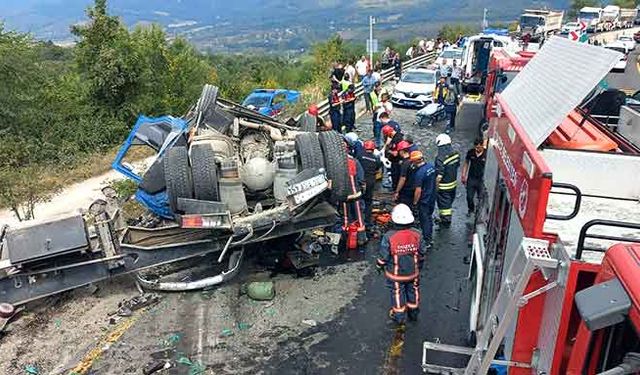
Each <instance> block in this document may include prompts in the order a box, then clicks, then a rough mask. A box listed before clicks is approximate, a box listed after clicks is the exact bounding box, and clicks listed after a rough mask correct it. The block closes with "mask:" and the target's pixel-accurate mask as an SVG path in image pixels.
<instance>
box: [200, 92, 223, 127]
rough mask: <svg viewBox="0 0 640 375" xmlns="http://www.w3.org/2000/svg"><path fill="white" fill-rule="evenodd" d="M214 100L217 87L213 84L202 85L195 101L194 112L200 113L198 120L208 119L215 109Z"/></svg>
mask: <svg viewBox="0 0 640 375" xmlns="http://www.w3.org/2000/svg"><path fill="white" fill-rule="evenodd" d="M216 100H218V88H217V87H216V86H213V85H204V87H203V88H202V94H200V98H199V99H198V102H197V103H196V112H197V113H200V114H201V115H200V121H202V122H207V121H208V120H210V118H211V117H212V116H213V113H214V112H215V109H216Z"/></svg>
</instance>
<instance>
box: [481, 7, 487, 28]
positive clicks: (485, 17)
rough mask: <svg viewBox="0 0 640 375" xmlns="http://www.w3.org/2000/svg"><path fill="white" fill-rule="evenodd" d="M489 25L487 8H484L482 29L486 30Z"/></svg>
mask: <svg viewBox="0 0 640 375" xmlns="http://www.w3.org/2000/svg"><path fill="white" fill-rule="evenodd" d="M487 27H489V25H487V8H484V11H483V13H482V27H481V29H480V30H482V31H484V29H486V28H487Z"/></svg>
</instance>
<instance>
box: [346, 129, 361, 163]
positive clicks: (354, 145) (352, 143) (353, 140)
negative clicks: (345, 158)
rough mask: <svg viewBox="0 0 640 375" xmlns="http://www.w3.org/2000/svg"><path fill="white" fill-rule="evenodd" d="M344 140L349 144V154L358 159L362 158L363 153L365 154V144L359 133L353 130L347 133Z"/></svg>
mask: <svg viewBox="0 0 640 375" xmlns="http://www.w3.org/2000/svg"><path fill="white" fill-rule="evenodd" d="M344 140H345V141H346V142H347V145H348V146H349V149H348V151H349V154H350V155H351V156H353V157H354V158H356V159H360V157H361V156H362V154H364V144H363V143H362V141H361V140H360V138H359V137H358V135H357V134H356V133H353V132H350V133H347V134H345V135H344Z"/></svg>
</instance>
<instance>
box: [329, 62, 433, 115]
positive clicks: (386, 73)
mask: <svg viewBox="0 0 640 375" xmlns="http://www.w3.org/2000/svg"><path fill="white" fill-rule="evenodd" d="M436 55H437V54H436V52H431V53H427V54H424V55H420V56H418V57H415V58H413V59H410V60H407V61H405V62H403V63H402V71H405V70H406V69H409V68H414V67H416V66H420V65H423V64H428V63H430V62H432V61H434V60H435V59H436ZM380 75H381V76H382V83H385V82H388V81H390V80H391V79H392V78H393V77H394V68H389V69H386V70H383V71H382V73H381V74H380ZM355 94H356V98H358V99H359V98H361V97H362V94H364V88H363V87H362V83H357V84H356V90H355ZM318 115H319V116H321V117H327V116H328V115H329V100H327V99H325V100H323V101H321V102H320V103H318Z"/></svg>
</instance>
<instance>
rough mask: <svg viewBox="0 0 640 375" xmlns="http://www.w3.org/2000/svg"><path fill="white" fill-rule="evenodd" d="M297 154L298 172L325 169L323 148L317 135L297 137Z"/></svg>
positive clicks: (305, 134)
mask: <svg viewBox="0 0 640 375" xmlns="http://www.w3.org/2000/svg"><path fill="white" fill-rule="evenodd" d="M296 152H297V153H298V170H300V171H301V170H303V169H307V168H315V169H319V168H324V158H323V156H322V148H321V147H320V141H319V140H318V135H317V134H316V133H302V134H298V135H296Z"/></svg>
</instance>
